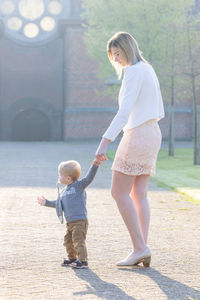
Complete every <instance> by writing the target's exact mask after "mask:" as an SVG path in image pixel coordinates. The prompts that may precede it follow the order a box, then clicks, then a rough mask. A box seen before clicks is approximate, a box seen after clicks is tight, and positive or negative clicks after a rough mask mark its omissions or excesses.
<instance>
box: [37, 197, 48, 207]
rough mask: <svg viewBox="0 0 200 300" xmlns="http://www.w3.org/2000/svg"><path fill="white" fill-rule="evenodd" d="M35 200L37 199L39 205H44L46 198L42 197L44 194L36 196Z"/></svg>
mask: <svg viewBox="0 0 200 300" xmlns="http://www.w3.org/2000/svg"><path fill="white" fill-rule="evenodd" d="M37 200H38V203H39V204H40V205H41V206H44V205H45V202H46V199H45V198H44V196H41V197H37Z"/></svg>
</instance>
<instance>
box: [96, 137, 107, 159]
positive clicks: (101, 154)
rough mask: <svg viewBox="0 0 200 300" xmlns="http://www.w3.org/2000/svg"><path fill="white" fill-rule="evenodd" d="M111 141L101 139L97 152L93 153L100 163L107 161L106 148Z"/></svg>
mask: <svg viewBox="0 0 200 300" xmlns="http://www.w3.org/2000/svg"><path fill="white" fill-rule="evenodd" d="M110 142H111V140H108V139H105V138H102V140H101V142H100V144H99V147H98V148H97V151H96V153H95V157H96V158H97V159H99V160H100V161H104V160H107V159H108V158H107V156H106V151H107V148H108V145H109V144H110Z"/></svg>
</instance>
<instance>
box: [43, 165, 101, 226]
mask: <svg viewBox="0 0 200 300" xmlns="http://www.w3.org/2000/svg"><path fill="white" fill-rule="evenodd" d="M97 169H98V166H96V165H92V166H91V167H90V169H89V171H88V173H87V175H86V176H85V177H84V178H82V179H80V180H76V181H74V182H72V183H71V184H70V185H68V186H67V187H66V188H65V189H64V190H63V191H62V193H61V194H60V192H59V188H58V199H57V200H54V201H49V200H47V199H46V201H45V206H48V207H55V208H56V213H57V215H58V218H59V220H60V222H61V223H63V212H64V216H65V219H66V221H67V223H69V222H72V221H76V220H85V219H87V208H86V191H85V188H86V187H87V186H88V185H89V184H90V183H91V182H92V180H93V179H94V177H95V174H96V172H97Z"/></svg>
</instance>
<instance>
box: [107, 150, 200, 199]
mask: <svg viewBox="0 0 200 300" xmlns="http://www.w3.org/2000/svg"><path fill="white" fill-rule="evenodd" d="M107 155H108V158H109V159H111V160H113V158H114V155H115V151H108V153H107ZM151 180H152V181H153V182H154V183H156V184H157V185H158V186H161V187H164V188H170V189H172V190H174V191H176V192H178V193H180V194H182V195H184V198H185V199H186V200H190V201H192V202H195V203H199V204H200V166H195V165H193V149H188V148H178V149H175V156H174V157H169V156H168V150H167V149H161V150H160V152H159V156H158V161H157V168H156V175H155V176H153V177H151Z"/></svg>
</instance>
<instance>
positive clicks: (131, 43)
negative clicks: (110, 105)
mask: <svg viewBox="0 0 200 300" xmlns="http://www.w3.org/2000/svg"><path fill="white" fill-rule="evenodd" d="M107 52H108V57H109V59H110V62H111V64H112V65H113V66H114V68H115V70H116V71H117V74H118V76H119V78H121V75H122V73H124V76H123V80H122V85H121V89H120V92H119V110H118V112H117V114H116V115H115V117H114V119H113V120H112V122H111V124H110V126H109V127H108V129H107V130H106V132H105V133H104V135H103V138H102V140H101V142H100V144H99V147H98V149H97V151H96V157H97V158H99V159H101V160H106V159H107V157H106V150H107V147H108V144H109V143H110V142H112V141H114V140H115V138H116V137H117V135H118V134H119V133H120V131H121V130H122V129H123V131H124V134H123V137H122V139H121V142H120V144H119V146H118V149H117V152H116V155H115V159H114V162H113V165H112V171H113V176H112V187H111V193H112V197H113V198H114V199H115V201H116V203H117V206H118V209H119V212H120V214H121V216H122V218H123V220H124V222H125V225H126V227H127V229H128V231H129V234H130V237H131V240H132V244H133V251H132V252H131V253H130V254H129V255H128V256H127V257H126V258H125V259H123V260H121V261H119V262H117V265H118V266H128V265H136V264H139V263H141V262H142V263H143V265H144V266H145V267H148V266H149V265H150V261H151V252H150V249H149V248H148V247H147V237H148V229H149V222H150V210H149V204H148V199H147V188H148V182H149V177H150V175H153V174H154V173H155V165H156V159H157V155H158V151H159V149H160V145H161V132H160V128H159V125H158V120H160V119H161V118H163V117H164V109H163V101H162V96H161V92H160V86H159V82H158V79H157V76H156V74H155V72H154V70H153V68H152V66H151V65H150V64H149V63H148V62H147V61H146V60H145V59H144V58H143V56H142V54H141V52H140V50H139V48H138V45H137V42H136V40H135V39H134V38H133V37H132V36H131V35H130V34H129V33H127V32H118V33H116V34H115V35H114V36H113V37H111V39H110V40H109V41H108V44H107Z"/></svg>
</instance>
